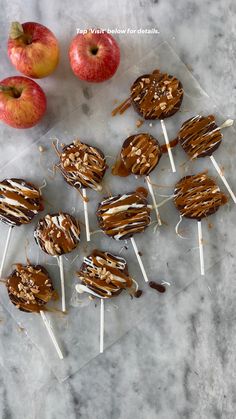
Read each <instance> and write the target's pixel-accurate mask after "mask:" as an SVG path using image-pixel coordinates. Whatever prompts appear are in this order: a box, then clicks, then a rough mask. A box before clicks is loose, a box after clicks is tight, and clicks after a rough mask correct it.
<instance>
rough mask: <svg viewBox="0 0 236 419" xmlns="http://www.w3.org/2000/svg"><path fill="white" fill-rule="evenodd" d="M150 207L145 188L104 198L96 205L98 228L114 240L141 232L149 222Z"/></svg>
mask: <svg viewBox="0 0 236 419" xmlns="http://www.w3.org/2000/svg"><path fill="white" fill-rule="evenodd" d="M150 212H151V209H150V207H149V206H148V202H147V190H146V189H145V188H138V189H137V190H136V191H135V192H132V193H128V194H124V195H117V196H113V197H111V198H106V199H104V200H103V201H102V202H101V203H100V204H99V206H98V210H97V217H98V222H99V225H100V228H101V229H102V230H103V232H104V233H105V234H107V235H108V236H110V237H113V238H114V239H115V240H124V239H128V238H130V237H132V236H133V234H136V233H141V232H142V231H144V230H145V228H146V227H147V226H148V225H149V223H150Z"/></svg>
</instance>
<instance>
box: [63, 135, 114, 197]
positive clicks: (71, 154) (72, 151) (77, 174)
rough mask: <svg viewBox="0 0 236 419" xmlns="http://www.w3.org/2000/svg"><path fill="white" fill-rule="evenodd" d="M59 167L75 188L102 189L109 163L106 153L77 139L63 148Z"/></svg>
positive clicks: (67, 180)
mask: <svg viewBox="0 0 236 419" xmlns="http://www.w3.org/2000/svg"><path fill="white" fill-rule="evenodd" d="M58 167H59V169H60V170H61V173H62V175H63V177H64V179H65V180H66V182H67V183H69V184H70V185H72V186H74V187H75V188H77V189H80V188H91V189H94V190H96V191H99V190H101V189H102V186H101V182H102V179H103V176H104V174H105V171H106V169H107V165H106V160H105V157H104V154H103V153H102V152H101V150H99V149H98V148H96V147H91V146H89V145H87V144H84V143H82V142H81V141H79V140H75V141H74V142H73V143H72V144H69V145H66V146H65V147H64V148H63V149H62V152H61V153H60V163H59V165H58Z"/></svg>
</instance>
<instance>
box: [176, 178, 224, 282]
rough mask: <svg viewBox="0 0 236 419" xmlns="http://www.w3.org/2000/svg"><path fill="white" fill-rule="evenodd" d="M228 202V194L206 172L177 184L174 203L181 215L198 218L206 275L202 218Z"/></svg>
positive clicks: (200, 247)
mask: <svg viewBox="0 0 236 419" xmlns="http://www.w3.org/2000/svg"><path fill="white" fill-rule="evenodd" d="M226 202H227V197H226V195H225V194H224V193H223V192H221V191H220V189H219V187H218V185H217V184H216V182H215V181H214V180H213V179H212V178H210V177H209V176H208V175H207V174H206V173H205V172H203V173H198V174H197V175H192V176H186V177H184V178H182V179H181V180H180V181H179V182H178V183H177V184H176V185H175V190H174V203H175V206H176V208H177V209H178V211H179V212H180V214H181V216H183V217H186V218H190V219H192V220H197V226H198V243H199V252H200V268H201V275H205V269H204V256H203V238H202V225H201V220H202V218H204V217H208V216H209V215H211V214H214V213H215V212H216V211H217V210H218V209H219V208H220V207H221V205H224V204H225V203H226Z"/></svg>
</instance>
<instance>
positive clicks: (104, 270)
mask: <svg viewBox="0 0 236 419" xmlns="http://www.w3.org/2000/svg"><path fill="white" fill-rule="evenodd" d="M77 275H78V277H79V279H80V280H81V283H80V284H77V285H76V291H77V292H79V293H84V292H86V293H88V294H90V295H92V296H94V297H97V298H100V302H101V306H100V353H102V352H103V347H104V300H106V299H109V298H112V297H115V296H117V295H119V294H120V293H121V292H122V290H124V289H127V290H129V293H130V294H135V293H136V292H137V290H138V285H137V283H136V282H135V281H134V279H133V278H131V277H130V275H129V272H128V265H127V262H126V260H125V259H124V258H121V257H120V256H114V255H112V254H111V253H109V252H102V251H100V250H97V249H96V250H94V251H93V252H92V253H91V254H90V255H89V256H87V257H86V258H84V262H83V264H82V266H81V268H80V270H79V272H77Z"/></svg>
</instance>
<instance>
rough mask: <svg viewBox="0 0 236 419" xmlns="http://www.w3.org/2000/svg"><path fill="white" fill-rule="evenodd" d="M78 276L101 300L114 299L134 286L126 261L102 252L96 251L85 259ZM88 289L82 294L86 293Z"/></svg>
mask: <svg viewBox="0 0 236 419" xmlns="http://www.w3.org/2000/svg"><path fill="white" fill-rule="evenodd" d="M77 275H78V277H79V279H80V280H81V283H82V284H83V285H84V286H85V287H86V288H87V289H88V290H91V291H92V292H93V293H94V295H95V296H97V297H100V298H111V297H114V296H116V295H118V294H119V293H120V292H121V291H122V290H123V289H127V288H131V287H132V286H133V285H134V281H133V279H132V278H131V277H130V276H129V272H128V266H127V262H126V260H125V259H124V258H121V257H120V256H114V255H112V254H111V253H109V252H102V251H100V250H94V251H93V252H92V253H91V255H89V256H87V257H86V258H85V259H84V262H83V264H82V266H81V268H80V270H79V272H77ZM86 288H84V290H82V292H83V291H84V292H86ZM134 291H135V290H134ZM87 292H88V291H87Z"/></svg>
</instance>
